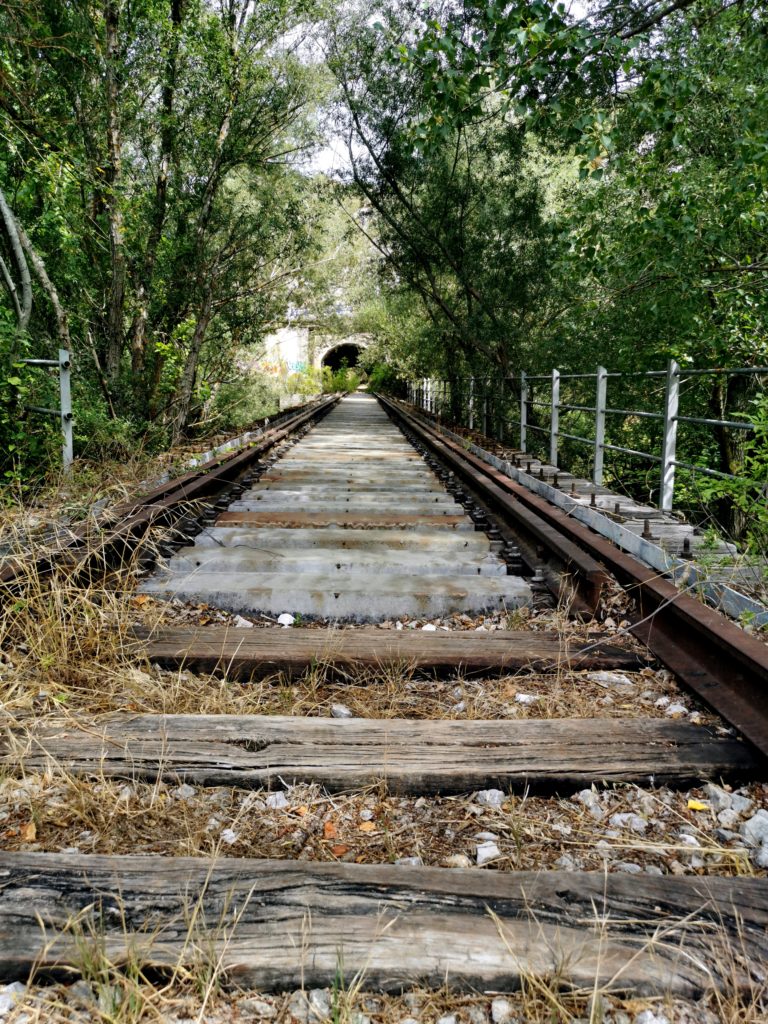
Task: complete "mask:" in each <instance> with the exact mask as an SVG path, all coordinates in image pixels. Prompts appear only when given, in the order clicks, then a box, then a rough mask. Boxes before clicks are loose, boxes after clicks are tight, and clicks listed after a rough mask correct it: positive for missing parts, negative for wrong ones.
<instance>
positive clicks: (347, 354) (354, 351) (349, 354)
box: [322, 342, 362, 373]
mask: <svg viewBox="0 0 768 1024" xmlns="http://www.w3.org/2000/svg"><path fill="white" fill-rule="evenodd" d="M361 351H362V349H361V346H360V345H355V344H353V343H351V342H343V343H342V344H341V345H336V346H335V347H334V348H332V349H329V350H328V351H327V352H326V353H325V355H324V356H323V362H322V365H323V366H327V367H329V368H330V369H331V370H333V372H334V373H336V372H337V370H340V369H341V368H342V366H347V367H352V366H357V363H358V360H359V359H360V352H361Z"/></svg>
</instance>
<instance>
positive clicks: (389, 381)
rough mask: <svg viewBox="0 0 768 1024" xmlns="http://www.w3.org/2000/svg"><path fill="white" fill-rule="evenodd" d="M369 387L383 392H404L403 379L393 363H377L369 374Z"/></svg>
mask: <svg viewBox="0 0 768 1024" xmlns="http://www.w3.org/2000/svg"><path fill="white" fill-rule="evenodd" d="M368 388H369V390H370V391H380V392H382V393H383V394H388V395H400V394H402V392H403V379H402V377H401V376H400V374H399V373H398V372H397V370H396V369H395V367H394V366H393V365H392V364H391V363H384V362H381V363H376V364H375V366H374V367H373V369H372V370H371V372H370V373H369V374H368Z"/></svg>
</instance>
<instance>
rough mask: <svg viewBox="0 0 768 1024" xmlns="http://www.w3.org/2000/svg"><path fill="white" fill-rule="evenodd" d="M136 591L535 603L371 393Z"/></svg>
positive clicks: (210, 599)
mask: <svg viewBox="0 0 768 1024" xmlns="http://www.w3.org/2000/svg"><path fill="white" fill-rule="evenodd" d="M141 590H142V591H143V592H144V593H147V594H154V595H155V596H157V597H161V598H172V597H175V598H179V599H181V600H185V601H192V602H196V603H199V602H206V603H208V604H212V605H217V606H218V607H221V608H225V609H228V610H230V611H234V612H240V613H251V614H254V613H263V614H266V615H269V616H277V615H279V614H280V613H281V612H284V611H290V612H292V613H294V614H300V615H302V616H304V617H306V618H324V619H326V618H327V619H336V620H345V621H355V622H372V621H373V622H375V621H377V620H380V619H382V618H399V617H402V616H409V617H429V618H433V617H436V616H442V615H447V614H451V613H454V612H467V613H470V614H474V613H479V612H483V611H486V610H490V609H498V608H499V607H509V608H516V607H519V606H520V605H522V604H530V602H531V591H530V588H529V587H528V585H527V583H526V582H525V581H523V580H522V579H520V578H518V577H513V576H507V569H506V565H505V563H504V562H503V561H502V560H501V559H500V558H499V557H498V555H497V554H496V553H495V551H492V550H491V544H490V541H489V539H488V537H487V536H486V535H485V534H484V533H480V532H477V531H476V530H475V529H474V524H473V523H472V521H471V519H469V517H468V516H467V515H466V514H465V513H464V510H463V508H462V506H461V505H459V504H457V503H456V502H455V501H454V500H453V498H452V497H451V496H450V495H449V494H448V493H447V492H446V491H445V490H444V488H443V487H442V485H441V484H440V482H439V480H438V478H437V476H436V475H435V474H434V473H432V472H431V470H430V469H429V467H427V466H426V464H425V462H424V460H423V459H422V458H421V457H420V456H419V455H418V454H417V453H416V452H415V451H414V449H413V448H412V446H411V445H410V444H408V442H407V441H405V439H404V437H403V435H402V434H401V433H400V432H399V430H398V429H397V427H395V426H394V424H393V423H391V421H390V420H389V419H388V417H387V416H386V415H385V413H384V412H383V410H382V409H381V408H380V407H379V405H378V403H377V402H376V400H375V399H373V398H372V397H370V396H367V395H354V396H350V397H349V398H347V399H345V400H343V401H342V402H341V403H340V405H339V406H337V407H336V408H335V409H334V410H333V411H332V412H331V413H330V414H329V415H328V417H326V419H325V420H323V422H322V423H321V424H320V425H319V426H318V427H316V428H314V429H313V431H312V432H311V433H310V434H308V435H307V436H306V437H304V438H303V439H302V440H300V441H299V442H298V443H297V444H296V445H295V446H294V447H293V448H291V449H290V450H289V451H288V452H287V453H286V455H284V456H283V457H282V458H281V459H280V460H279V461H278V462H276V463H275V464H274V465H273V466H271V467H270V468H269V470H268V471H267V472H266V473H265V474H264V475H263V476H262V478H261V479H260V480H259V481H258V482H257V483H255V484H254V486H253V487H251V488H249V489H248V490H247V491H245V492H244V493H243V494H242V495H241V496H240V498H239V499H238V500H237V501H235V502H233V503H232V504H231V505H230V506H229V509H228V510H227V511H226V512H224V513H222V514H221V515H220V516H219V517H218V520H217V525H215V526H213V527H211V528H209V529H208V530H206V531H205V532H204V533H203V534H201V535H200V537H199V538H198V539H197V540H196V542H195V544H194V545H192V546H189V547H187V548H184V549H182V550H181V551H179V552H178V553H177V554H176V555H175V556H174V557H173V558H172V559H171V560H170V561H169V563H168V565H167V567H166V569H165V571H163V572H162V573H160V574H158V575H155V576H154V577H152V578H151V579H149V580H147V581H146V582H144V583H143V584H142V586H141Z"/></svg>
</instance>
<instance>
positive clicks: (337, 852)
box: [331, 843, 351, 857]
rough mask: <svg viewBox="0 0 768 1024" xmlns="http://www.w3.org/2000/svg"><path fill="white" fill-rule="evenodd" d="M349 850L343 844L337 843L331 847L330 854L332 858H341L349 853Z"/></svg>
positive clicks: (349, 848) (348, 847)
mask: <svg viewBox="0 0 768 1024" xmlns="http://www.w3.org/2000/svg"><path fill="white" fill-rule="evenodd" d="M350 850H351V847H350V846H346V845H345V844H344V843H337V844H336V846H332V847H331V853H332V854H333V856H334V857H343V856H344V854H345V853H349V851H350Z"/></svg>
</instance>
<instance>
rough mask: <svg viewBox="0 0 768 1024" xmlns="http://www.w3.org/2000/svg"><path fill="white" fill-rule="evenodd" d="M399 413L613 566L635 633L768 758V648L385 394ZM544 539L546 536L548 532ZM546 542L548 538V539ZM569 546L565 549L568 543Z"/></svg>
mask: <svg viewBox="0 0 768 1024" xmlns="http://www.w3.org/2000/svg"><path fill="white" fill-rule="evenodd" d="M383 401H384V403H385V405H386V407H387V408H390V409H392V410H393V411H394V412H395V414H396V415H397V417H398V418H400V419H401V420H402V421H403V422H404V423H407V424H408V427H409V428H410V429H411V430H413V431H414V433H417V434H418V435H419V436H420V437H421V438H423V439H424V441H425V443H427V444H429V446H430V447H432V448H433V449H434V450H435V452H436V453H437V454H438V457H440V453H449V454H450V459H451V463H452V465H454V466H459V465H460V464H461V466H462V469H461V473H462V476H465V477H466V478H468V479H471V480H472V481H473V483H475V482H476V483H477V486H478V487H480V485H481V483H484V484H485V487H486V488H490V487H491V486H493V487H494V488H495V489H497V490H498V491H501V492H503V494H504V495H505V497H506V500H507V502H508V507H510V508H514V506H515V503H517V504H518V505H519V506H520V507H522V508H525V509H527V510H528V511H529V512H531V513H533V514H534V515H535V516H536V517H538V518H539V519H540V520H541V522H542V524H545V525H546V526H547V527H548V530H549V531H552V533H553V534H556V535H559V538H560V540H559V541H558V543H559V544H560V545H562V544H563V542H564V541H567V542H568V543H569V544H572V545H574V546H576V547H578V548H579V549H581V551H582V552H583V553H584V554H588V555H589V556H591V557H592V558H593V559H596V560H598V561H599V562H600V563H601V565H602V567H603V568H604V570H609V571H610V572H611V573H612V574H613V576H614V577H615V578H616V579H617V580H618V582H619V583H621V584H622V586H624V588H625V589H626V590H627V592H628V593H629V595H630V596H631V597H632V598H633V599H634V601H635V602H636V607H637V612H636V613H635V614H634V616H633V618H634V625H632V626H631V628H630V632H631V633H632V634H633V635H634V636H636V637H637V638H638V639H639V640H641V641H642V642H643V643H644V644H645V645H646V646H647V647H648V648H649V650H650V651H651V652H652V653H653V654H654V655H655V656H656V657H657V658H658V659H659V661H661V662H662V663H663V664H664V665H665V666H666V667H667V668H668V669H670V671H672V672H673V673H674V674H675V675H676V676H677V677H678V679H680V680H681V682H683V683H684V684H685V685H686V686H687V687H688V688H689V689H690V690H691V691H693V692H694V693H695V694H696V695H697V696H699V697H700V698H701V699H702V700H704V701H705V702H706V703H707V704H708V705H709V706H710V707H711V708H712V709H713V710H714V711H716V712H717V713H718V714H719V715H721V716H722V717H723V718H724V719H725V720H726V721H727V722H728V723H729V724H730V725H732V726H734V727H735V728H736V729H738V731H739V732H740V733H741V734H742V735H743V736H744V737H745V738H746V739H747V740H748V741H749V742H750V743H751V744H753V745H754V747H755V748H756V749H757V750H758V751H759V752H760V754H762V755H763V756H764V757H768V647H767V646H766V645H765V644H763V643H762V642H761V641H760V640H758V639H757V638H756V637H754V636H751V635H750V634H748V633H745V632H744V631H743V630H742V629H740V628H739V627H738V626H737V625H735V624H734V623H732V622H730V621H729V620H728V619H726V618H725V616H724V615H722V614H720V613H719V612H717V611H715V610H714V609H712V608H708V607H707V606H706V605H704V604H702V603H701V602H699V601H697V600H696V599H695V598H693V597H691V596H690V595H688V594H686V593H685V592H684V591H682V590H680V589H679V588H678V587H677V586H675V584H674V583H672V582H670V581H669V580H668V579H666V578H664V577H663V576H662V575H660V574H659V573H658V572H657V571H655V570H653V569H650V568H648V566H646V565H644V564H643V563H642V562H640V561H638V560H637V559H636V558H633V557H632V556H631V555H628V554H626V553H625V552H624V551H621V550H620V549H619V548H618V547H616V546H614V545H613V544H612V543H611V542H610V541H608V540H606V539H605V538H603V537H600V536H599V535H597V534H595V533H593V532H592V531H591V530H590V529H588V527H586V526H584V525H583V524H581V523H578V522H576V521H574V520H573V519H571V518H570V517H569V516H568V515H567V513H566V512H564V511H563V510H562V509H559V508H557V507H556V506H554V505H550V504H549V502H547V501H546V500H545V499H544V498H541V497H539V496H538V495H536V494H533V493H532V492H531V491H529V490H527V489H526V488H525V487H523V486H522V485H521V484H518V483H516V482H515V481H513V480H511V479H510V478H509V477H507V476H506V475H505V474H503V473H501V472H500V471H499V470H496V469H494V468H493V467H492V466H490V465H489V464H488V463H485V462H483V460H482V459H480V458H478V457H477V456H475V455H473V454H471V453H469V452H466V451H464V450H463V449H462V448H461V447H460V446H459V445H457V444H456V443H455V442H453V441H451V440H450V439H449V438H446V437H444V436H443V435H441V434H440V433H439V432H438V431H437V430H436V429H435V428H434V427H432V426H431V425H427V424H425V423H424V422H423V421H421V420H417V419H416V418H414V416H413V415H412V414H411V413H410V411H409V410H406V409H405V408H403V407H402V405H400V403H397V404H395V403H393V402H391V401H389V400H386V399H384V400H383ZM541 536H542V540H543V538H544V537H545V536H546V533H545V531H543V530H542V534H541ZM543 542H544V543H546V541H544V540H543ZM561 550H562V548H561Z"/></svg>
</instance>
